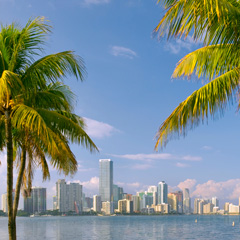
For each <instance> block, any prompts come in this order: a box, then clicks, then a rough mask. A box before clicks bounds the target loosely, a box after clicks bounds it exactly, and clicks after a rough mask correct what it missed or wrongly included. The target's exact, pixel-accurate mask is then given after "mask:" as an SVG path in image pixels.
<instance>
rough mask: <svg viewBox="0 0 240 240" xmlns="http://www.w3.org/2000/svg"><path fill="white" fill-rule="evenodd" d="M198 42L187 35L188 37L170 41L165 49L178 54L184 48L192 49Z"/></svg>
mask: <svg viewBox="0 0 240 240" xmlns="http://www.w3.org/2000/svg"><path fill="white" fill-rule="evenodd" d="M194 44H196V43H195V42H194V40H193V38H192V37H190V36H187V37H186V39H184V40H182V39H176V40H174V41H172V42H168V43H167V44H166V46H165V49H166V50H168V51H170V52H171V53H173V54H178V53H179V52H180V51H181V50H182V49H187V50H191V48H192V46H193V45H194Z"/></svg>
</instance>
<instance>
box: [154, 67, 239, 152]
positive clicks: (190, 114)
mask: <svg viewBox="0 0 240 240" xmlns="http://www.w3.org/2000/svg"><path fill="white" fill-rule="evenodd" d="M239 77H240V71H239V69H238V68H235V69H233V70H231V71H229V72H227V73H225V74H223V75H221V76H220V77H218V78H216V79H215V80H213V81H211V82H209V83H208V84H206V85H205V86H203V87H202V88H200V89H199V90H197V91H195V92H193V93H192V94H191V95H190V96H189V97H188V98H187V99H186V100H185V101H183V102H181V103H180V104H179V106H178V107H177V108H176V109H175V110H174V111H173V112H172V113H171V115H170V116H169V117H168V118H167V119H166V120H165V121H164V122H163V124H162V125H161V126H160V128H159V130H158V133H157V136H156V137H157V142H156V145H155V149H157V148H158V145H159V144H160V146H164V145H166V143H167V142H168V141H169V140H170V139H171V138H173V137H174V136H175V135H177V136H179V135H183V136H185V134H186V132H187V130H188V129H192V128H194V127H196V126H198V125H199V123H200V122H201V121H202V122H203V121H204V120H205V119H208V116H209V115H210V116H212V117H214V116H216V114H217V113H218V112H220V113H222V111H223V110H224V109H225V107H226V105H227V103H228V102H231V101H232V100H234V93H235V92H236V91H237V90H238V88H239Z"/></svg>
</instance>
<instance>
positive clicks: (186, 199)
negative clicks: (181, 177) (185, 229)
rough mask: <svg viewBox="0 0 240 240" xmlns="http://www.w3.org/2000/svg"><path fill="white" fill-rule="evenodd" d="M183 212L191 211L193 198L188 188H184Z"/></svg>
mask: <svg viewBox="0 0 240 240" xmlns="http://www.w3.org/2000/svg"><path fill="white" fill-rule="evenodd" d="M183 212H184V213H186V214H189V213H191V198H190V194H189V189H188V188H184V189H183Z"/></svg>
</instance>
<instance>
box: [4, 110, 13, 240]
mask: <svg viewBox="0 0 240 240" xmlns="http://www.w3.org/2000/svg"><path fill="white" fill-rule="evenodd" d="M5 130H6V142H7V205H8V234H9V240H16V221H15V219H14V218H13V201H12V192H13V143H12V123H11V118H10V110H8V109H6V110H5Z"/></svg>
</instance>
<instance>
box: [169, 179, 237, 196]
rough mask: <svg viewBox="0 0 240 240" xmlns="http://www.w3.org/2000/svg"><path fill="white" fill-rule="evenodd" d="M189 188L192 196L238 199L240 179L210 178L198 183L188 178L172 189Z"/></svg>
mask: <svg viewBox="0 0 240 240" xmlns="http://www.w3.org/2000/svg"><path fill="white" fill-rule="evenodd" d="M176 188H178V189H181V190H183V189H184V188H189V190H190V193H191V197H193V198H194V197H199V198H205V199H210V198H212V197H215V196H216V197H218V198H219V199H225V200H228V201H229V200H230V201H231V200H235V201H236V200H238V198H239V196H240V179H239V178H237V179H229V180H227V181H219V182H218V181H214V180H208V181H207V182H204V183H199V184H197V180H196V179H186V180H185V181H183V182H180V183H179V184H178V185H177V186H176V187H172V189H175V190H176Z"/></svg>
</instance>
